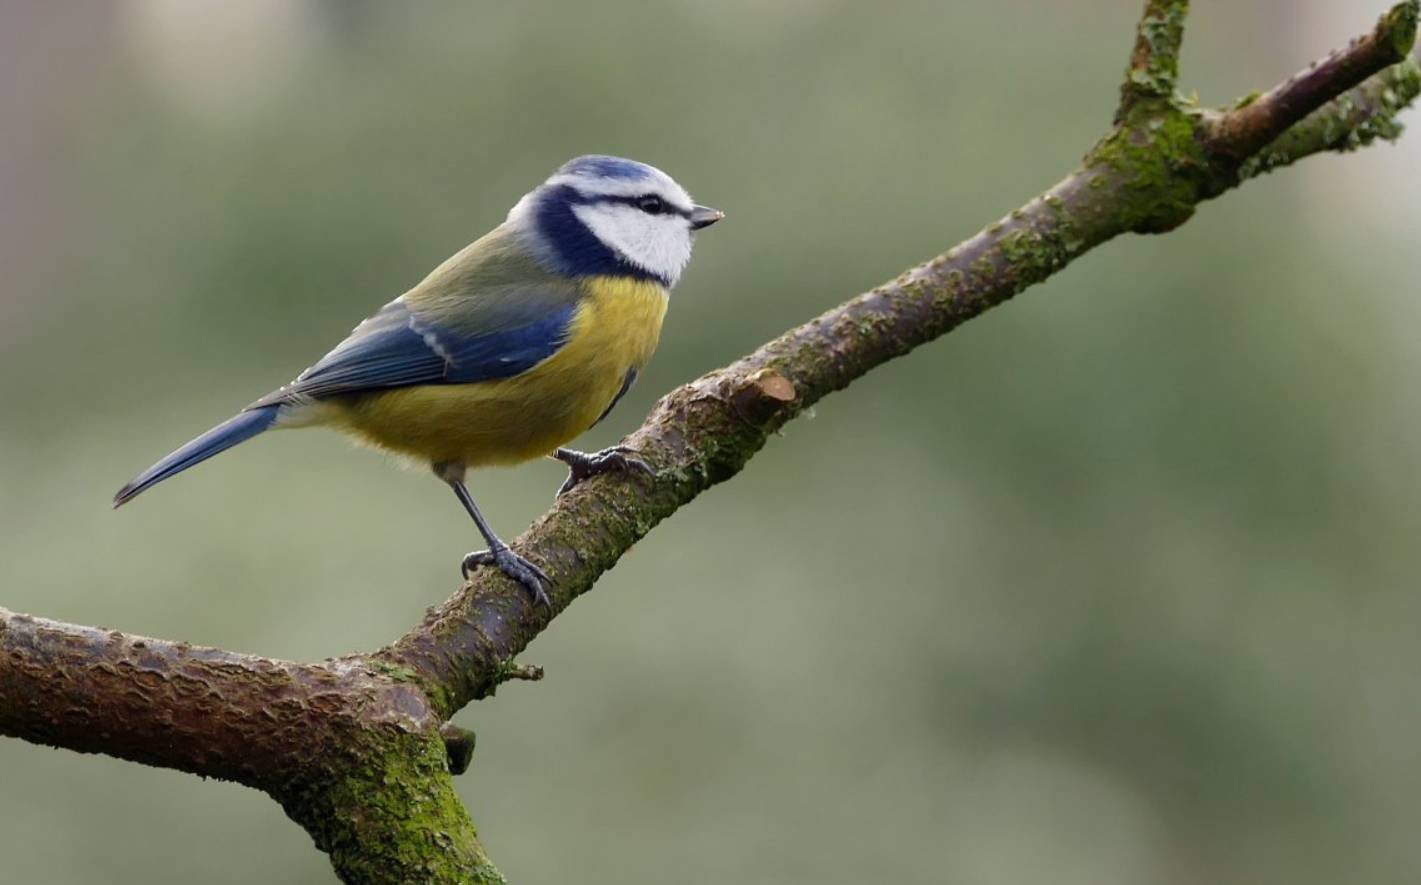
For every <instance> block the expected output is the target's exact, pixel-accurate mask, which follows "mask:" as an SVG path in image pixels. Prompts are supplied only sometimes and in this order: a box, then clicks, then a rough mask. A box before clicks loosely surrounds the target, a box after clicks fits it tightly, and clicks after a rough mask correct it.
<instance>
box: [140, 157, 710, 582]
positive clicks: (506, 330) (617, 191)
mask: <svg viewBox="0 0 1421 885" xmlns="http://www.w3.org/2000/svg"><path fill="white" fill-rule="evenodd" d="M723 217H725V216H724V213H722V212H720V211H718V210H716V209H711V208H709V207H706V206H699V205H696V203H694V202H693V201H692V200H691V197H690V195H689V194H687V193H686V191H685V189H684V188H682V187H681V186H680V185H679V184H677V183H676V182H675V181H674V180H672V178H671V177H670V176H669V175H667V174H666V173H664V172H662V171H661V170H660V169H657V168H655V167H652V166H648V165H646V164H645V163H638V162H636V161H635V160H627V159H623V158H621V157H609V156H600V155H588V156H583V157H578V158H576V159H574V160H570V161H569V162H567V163H566V164H564V165H563V166H562V167H561V168H560V169H558V171H557V172H555V173H554V174H553V175H552V177H550V178H549V179H548V180H547V181H545V182H543V184H541V185H540V186H539V187H537V188H535V189H534V190H533V191H532V192H530V193H528V194H527V195H525V196H524V197H523V198H522V199H521V200H519V201H518V203H517V204H516V205H515V206H514V207H513V208H512V210H510V211H509V213H508V218H507V220H505V221H504V222H503V223H502V224H500V225H499V226H498V227H496V228H494V229H493V230H492V231H489V232H488V233H487V234H485V235H484V236H483V237H480V238H479V239H478V240H475V241H474V242H473V243H472V244H470V245H468V246H466V247H465V248H464V249H463V250H461V251H460V252H458V253H456V254H455V255H454V256H453V257H452V258H450V259H448V260H447V261H445V262H444V263H443V264H441V265H439V267H437V268H435V269H434V271H433V272H432V273H430V274H429V276H427V277H425V278H424V280H423V281H421V282H420V283H419V284H418V285H416V286H415V287H414V288H413V289H410V290H409V291H408V292H406V293H405V294H403V295H401V296H400V297H398V298H396V299H395V300H394V301H391V302H390V303H389V304H387V305H385V306H384V307H382V308H381V309H380V310H378V311H376V312H375V313H374V314H373V315H372V316H370V317H369V318H367V319H366V320H365V321H364V322H362V323H361V324H360V325H358V326H356V327H355V329H354V331H352V332H351V333H350V335H349V336H348V337H347V338H346V339H345V340H344V341H342V342H341V343H340V344H338V345H337V346H336V348H335V349H334V350H332V351H331V352H330V353H328V354H326V355H325V356H323V357H322V358H321V359H320V360H319V361H318V362H317V363H316V364H315V365H313V366H311V367H310V368H309V369H307V370H306V371H304V372H302V373H301V374H300V375H299V376H298V377H297V378H296V380H295V381H292V382H291V383H290V384H287V385H286V386H284V387H282V388H280V389H278V390H275V391H273V392H271V393H269V394H267V395H266V396H264V397H262V398H261V399H259V400H257V401H256V402H254V403H252V404H251V405H249V406H247V407H246V408H245V409H243V410H242V411H241V412H240V413H239V414H237V415H236V417H234V418H231V419H229V420H228V421H226V422H225V423H222V424H219V425H218V426H216V427H214V428H212V429H211V430H209V431H207V432H206V433H204V434H202V435H201V436H199V437H198V438H196V439H194V440H193V441H192V442H190V443H188V444H187V445H185V446H183V447H182V448H180V449H178V450H177V451H175V452H173V453H172V454H171V455H168V456H167V457H166V458H164V459H163V460H161V461H159V462H158V463H157V464H154V465H153V466H152V467H149V468H148V469H147V470H145V471H143V472H142V473H141V474H139V475H138V476H137V477H135V478H134V479H133V480H132V481H131V482H129V483H128V484H127V485H125V486H124V487H123V488H121V489H119V491H118V494H117V495H115V496H114V500H113V504H114V506H115V507H118V506H119V505H121V504H124V503H126V502H128V501H129V500H131V499H132V498H134V497H135V496H136V495H138V494H139V493H140V492H142V491H144V490H145V489H147V488H148V487H149V486H152V485H154V484H156V483H159V482H162V481H163V480H165V479H167V478H168V477H170V476H172V475H173V474H175V473H179V472H181V471H183V470H186V469H187V468H189V467H191V466H193V465H194V464H197V463H199V462H202V461H205V460H207V459H208V458H210V457H212V456H213V455H216V454H217V453H218V452H222V451H225V450H226V449H229V448H231V447H232V446H235V445H236V444H237V443H240V442H245V441H246V440H249V439H251V438H252V437H254V436H256V435H257V434H259V433H261V432H263V431H266V430H279V429H285V428H291V427H312V426H328V427H333V428H335V429H337V430H340V431H343V432H345V433H347V434H349V435H351V436H353V437H355V438H356V439H357V440H358V441H360V442H362V443H365V444H367V445H370V446H373V447H375V448H378V449H382V450H385V451H388V452H392V453H394V454H396V455H399V456H402V457H404V458H406V459H410V460H413V461H414V462H416V463H421V464H425V465H428V466H429V468H430V469H431V470H433V471H434V475H435V476H437V477H439V479H441V480H443V481H444V482H446V483H448V484H449V486H450V487H451V488H452V489H453V490H454V494H455V495H457V496H458V498H459V501H460V502H461V503H462V504H463V505H464V509H465V510H467V511H468V512H469V516H471V517H473V520H474V525H476V526H477V527H478V530H479V533H480V534H481V535H483V539H484V541H485V543H487V544H488V549H487V550H480V551H476V552H474V553H470V554H469V555H467V556H465V557H464V560H463V565H462V567H463V572H464V575H465V577H466V578H467V576H468V574H469V572H470V571H471V570H472V569H473V568H474V567H475V566H478V565H484V564H489V563H492V564H494V565H496V566H497V567H498V568H499V569H500V570H502V571H503V573H504V574H506V575H508V576H509V577H511V578H513V579H514V580H516V581H518V582H519V583H521V584H522V585H523V586H524V587H526V588H527V589H528V591H529V593H531V594H532V597H533V599H534V601H535V602H536V603H540V604H542V605H545V606H549V607H551V601H550V600H549V598H548V594H547V587H548V586H549V585H550V584H551V581H550V580H549V578H548V576H547V574H546V573H545V572H543V570H542V569H540V568H538V567H537V566H536V565H534V564H533V563H531V562H529V561H528V560H527V559H525V558H524V557H522V556H520V555H519V554H517V553H515V552H514V551H513V550H511V549H510V548H509V546H508V545H507V544H505V543H504V542H503V541H501V540H500V539H499V538H498V536H497V535H495V534H494V532H493V529H492V528H490V527H489V524H488V521H487V520H486V519H484V516H483V514H482V513H480V512H479V508H478V507H477V506H476V505H475V504H474V499H473V497H472V496H470V494H469V490H468V488H467V487H466V486H465V485H464V478H465V473H466V471H467V469H468V468H470V467H482V466H484V465H490V464H516V463H519V462H522V461H527V460H530V459H532V458H537V457H540V456H544V455H551V456H552V457H554V458H557V459H558V460H560V461H562V462H564V463H566V464H567V465H568V468H569V473H568V477H567V480H566V481H565V482H564V483H563V485H562V488H560V489H559V490H558V494H559V495H561V494H563V493H564V492H566V491H567V490H568V489H570V488H572V487H573V486H574V485H576V484H577V483H578V482H581V481H582V480H584V479H587V478H588V477H591V476H595V475H597V474H599V473H604V472H607V471H609V470H622V471H627V470H640V471H644V472H647V473H649V472H650V468H649V467H648V466H647V465H646V464H645V462H643V461H641V460H640V459H638V458H636V457H635V452H633V451H632V450H630V449H628V448H626V447H622V446H616V447H613V448H610V449H606V450H603V451H601V452H595V453H585V452H578V451H574V450H572V449H567V448H564V447H563V446H564V444H565V443H567V442H570V441H571V440H572V439H573V438H574V437H576V436H578V435H579V434H581V433H582V432H583V431H584V430H587V429H588V428H589V427H591V426H592V425H594V424H596V423H597V422H599V421H601V420H602V419H603V418H605V417H606V415H607V413H608V412H610V411H611V410H612V407H613V406H615V405H616V404H617V401H618V400H620V399H621V398H622V396H623V395H624V394H626V392H627V389H628V388H630V387H631V386H632V382H633V381H635V380H636V377H637V373H638V372H640V371H641V370H642V368H643V367H645V365H646V363H647V360H649V359H650V358H651V353H652V351H653V350H654V349H655V348H656V341H657V338H658V337H659V336H660V334H661V321H662V318H663V317H664V316H665V314H666V304H667V297H668V294H669V293H670V290H671V288H672V287H673V286H674V285H676V281H677V280H678V279H679V278H680V276H681V272H682V270H684V269H685V267H686V263H687V262H688V261H689V260H690V258H691V246H692V243H693V242H694V240H695V233H696V231H698V230H700V229H702V228H704V227H707V226H708V225H711V224H714V223H715V222H717V221H719V220H720V219H721V218H723Z"/></svg>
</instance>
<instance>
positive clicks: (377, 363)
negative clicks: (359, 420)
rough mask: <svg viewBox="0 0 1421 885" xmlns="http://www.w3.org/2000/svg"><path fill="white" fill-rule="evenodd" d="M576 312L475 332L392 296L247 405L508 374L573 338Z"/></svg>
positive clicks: (568, 309) (568, 308) (571, 308)
mask: <svg viewBox="0 0 1421 885" xmlns="http://www.w3.org/2000/svg"><path fill="white" fill-rule="evenodd" d="M576 311H577V305H576V304H574V303H569V304H564V305H562V306H560V307H558V308H556V309H554V310H551V311H548V312H546V313H544V314H543V315H542V316H539V317H537V318H536V319H533V318H528V319H527V320H526V321H525V322H524V323H523V324H522V325H517V326H514V327H512V328H503V329H496V330H491V331H486V332H481V333H472V334H471V333H468V332H463V331H458V330H455V329H451V328H449V327H448V326H447V325H444V324H441V323H439V322H437V321H436V320H433V319H431V318H429V317H427V316H424V315H421V314H420V313H419V312H417V311H415V310H413V309H411V308H410V306H409V305H408V304H407V303H405V302H404V301H402V300H396V301H392V302H390V303H389V304H387V305H385V306H384V307H383V308H381V310H380V311H379V312H378V313H376V314H375V315H374V316H372V317H370V318H369V319H367V320H366V321H365V322H364V323H361V324H360V326H359V327H357V328H356V330H355V331H354V332H353V333H352V334H351V336H350V337H349V338H347V339H346V340H345V341H343V342H341V344H340V345H339V346H338V347H336V349H335V350H332V351H331V352H330V353H328V354H326V355H325V356H324V357H322V358H321V360H320V362H318V363H316V364H315V365H314V366H312V367H311V368H309V369H307V370H306V371H304V372H302V373H301V375H300V377H298V378H297V379H296V380H295V381H293V382H291V383H290V384H288V385H286V386H285V387H283V388H281V389H280V390H277V391H273V392H272V393H270V394H268V395H267V396H265V397H263V398H261V399H260V400H257V401H256V402H255V403H253V404H252V405H251V406H249V407H248V408H253V407H259V406H263V405H269V404H272V403H279V402H286V401H290V400H293V399H297V398H303V399H304V398H310V399H324V398H326V397H331V396H338V395H340V394H346V393H358V392H361V391H368V390H372V389H379V388H387V387H408V386H412V385H417V384H469V383H472V382H475V381H487V380H490V379H493V378H507V377H509V376H511V375H517V374H518V373H520V372H526V371H527V370H528V369H531V368H532V367H533V366H535V365H537V364H538V363H540V362H542V361H543V360H545V359H547V358H548V357H550V356H552V355H553V354H554V353H556V352H557V351H558V350H559V349H560V348H561V347H562V346H563V344H565V343H566V342H567V336H568V331H569V327H570V325H571V323H572V318H573V315H574V314H575V313H576Z"/></svg>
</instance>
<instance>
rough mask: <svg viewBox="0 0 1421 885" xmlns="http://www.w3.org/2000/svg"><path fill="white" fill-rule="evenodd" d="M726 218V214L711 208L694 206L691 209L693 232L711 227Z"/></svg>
mask: <svg viewBox="0 0 1421 885" xmlns="http://www.w3.org/2000/svg"><path fill="white" fill-rule="evenodd" d="M724 217H725V213H724V212H722V211H720V210H719V209H712V208H711V207H709V206H693V207H692V208H691V230H700V229H701V228H703V227H710V226H711V225H712V224H715V223H716V222H717V221H720V220H721V219H722V218H724Z"/></svg>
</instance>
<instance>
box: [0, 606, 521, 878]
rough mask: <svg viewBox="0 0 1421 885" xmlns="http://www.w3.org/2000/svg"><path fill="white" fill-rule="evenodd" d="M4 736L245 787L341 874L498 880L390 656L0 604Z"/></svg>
mask: <svg viewBox="0 0 1421 885" xmlns="http://www.w3.org/2000/svg"><path fill="white" fill-rule="evenodd" d="M0 735H7V736H10V737H18V738H22V739H24V740H27V741H30V742H32V743H38V744H48V745H50V746H55V747H64V748H66V749H70V750H77V751H79V752H81V753H105V754H107V755H110V756H115V757H118V758H120V759H130V760H133V761H135V762H142V763H145V764H147V765H156V766H160V767H164V768H176V769H178V770H179V771H187V772H191V773H193V774H199V775H202V776H204V777H215V778H221V779H224V780H232V781H236V782H238V783H242V784H246V785H247V786H251V787H256V788H257V789H260V790H263V791H265V792H266V793H268V794H270V795H271V796H272V797H273V798H275V799H276V800H277V801H278V802H280V803H281V804H282V806H283V807H284V808H285V809H286V812H287V814H289V815H290V816H291V817H292V819H293V820H295V821H296V822H297V823H300V824H301V825H302V826H304V827H305V828H306V830H307V831H308V832H309V833H310V834H311V836H312V838H314V839H315V841H316V844H317V845H319V846H320V847H321V848H322V849H323V850H325V851H327V852H329V853H330V855H331V861H332V863H334V864H335V866H336V870H337V872H339V873H340V874H341V876H342V877H343V878H345V879H346V881H348V882H371V883H374V882H400V883H405V882H431V883H442V882H449V883H453V882H500V881H502V879H501V878H500V877H499V876H498V874H497V871H496V870H494V869H493V867H492V866H490V865H489V863H488V858H487V857H486V856H485V854H484V851H483V848H482V846H481V845H480V844H479V842H478V839H477V834H476V833H475V831H474V826H473V822H472V821H470V820H469V816H468V813H467V812H466V811H465V810H464V807H463V805H461V804H460V802H459V800H458V797H457V795H456V794H455V793H454V788H453V782H452V780H451V779H450V776H449V767H448V765H449V761H448V760H449V757H448V750H447V748H446V737H447V736H445V735H441V733H440V720H439V719H438V718H436V717H435V716H434V715H433V714H432V711H431V710H430V707H429V704H428V702H427V700H426V699H425V696H424V693H423V692H421V691H420V690H419V689H418V687H417V686H416V685H414V684H413V683H411V682H409V681H407V680H406V679H405V674H402V673H401V672H399V671H397V670H392V669H391V668H390V667H389V666H388V665H383V664H376V665H375V666H367V665H366V663H365V662H364V661H362V660H360V659H358V658H346V659H340V660H335V661H328V662H326V663H324V664H295V663H291V662H289V661H275V660H270V659H267V658H260V657H256V656H253V655H240V654H234V653H232V652H226V651H221V650H218V649H212V648H200V647H197V646H191V645H187V644H184V643H172V642H164V641H163V640H159V639H147V638H143V637H138V636H129V635H126V634H123V633H119V632H117V631H113V630H102V629H96V628H93V627H79V626H75V625H73V624H62V623H59V622H57V621H49V620H45V619H42V618H34V617H30V616H28V615H21V614H15V613H13V612H10V611H7V610H5V609H0ZM464 761H465V762H467V759H465V760H464ZM375 795H378V796H379V797H380V798H379V801H378V802H372V801H371V797H372V796H375ZM441 876H443V877H442V878H441Z"/></svg>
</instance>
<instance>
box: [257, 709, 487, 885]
mask: <svg viewBox="0 0 1421 885" xmlns="http://www.w3.org/2000/svg"><path fill="white" fill-rule="evenodd" d="M350 737H351V740H350V741H349V743H348V744H347V745H346V746H345V747H344V748H343V752H341V753H340V754H339V755H338V756H336V757H333V758H330V759H324V760H313V765H312V768H311V770H310V771H309V772H307V774H306V775H305V776H303V777H302V778H301V779H300V780H298V781H296V782H294V783H292V784H289V785H288V786H287V788H286V789H285V790H283V791H280V793H279V794H278V795H277V798H278V799H279V800H280V802H281V804H282V807H283V808H284V809H285V810H286V813H287V815H289V816H290V817H291V818H292V819H293V820H295V821H296V822H297V823H299V824H301V825H302V826H303V827H304V828H305V829H306V831H307V832H308V833H310V834H311V837H312V838H313V839H314V840H315V842H316V845H317V846H318V847H319V848H320V849H321V850H322V851H325V852H327V853H328V854H329V855H330V858H331V863H332V865H333V866H334V867H335V870H336V872H337V874H338V875H339V876H340V877H341V880H342V881H344V882H346V883H349V885H408V883H412V882H418V883H421V885H504V878H503V876H502V875H501V874H500V873H499V872H498V870H497V869H496V868H495V867H494V866H493V864H492V863H491V862H490V861H489V858H488V856H487V855H486V854H485V853H484V850H483V847H482V845H480V843H479V841H478V834H477V832H476V831H475V829H474V823H473V821H472V820H471V819H470V818H469V814H468V812H467V811H466V810H465V809H464V806H463V804H462V803H461V802H460V801H459V797H458V795H457V794H456V793H455V791H454V782H453V780H452V778H451V777H450V773H449V762H448V752H447V750H446V747H445V741H444V738H443V737H442V736H441V735H440V734H439V733H438V732H437V731H430V732H424V731H406V730H401V729H394V728H382V729H372V730H365V731H362V732H360V733H358V734H354V735H351V736H350Z"/></svg>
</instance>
